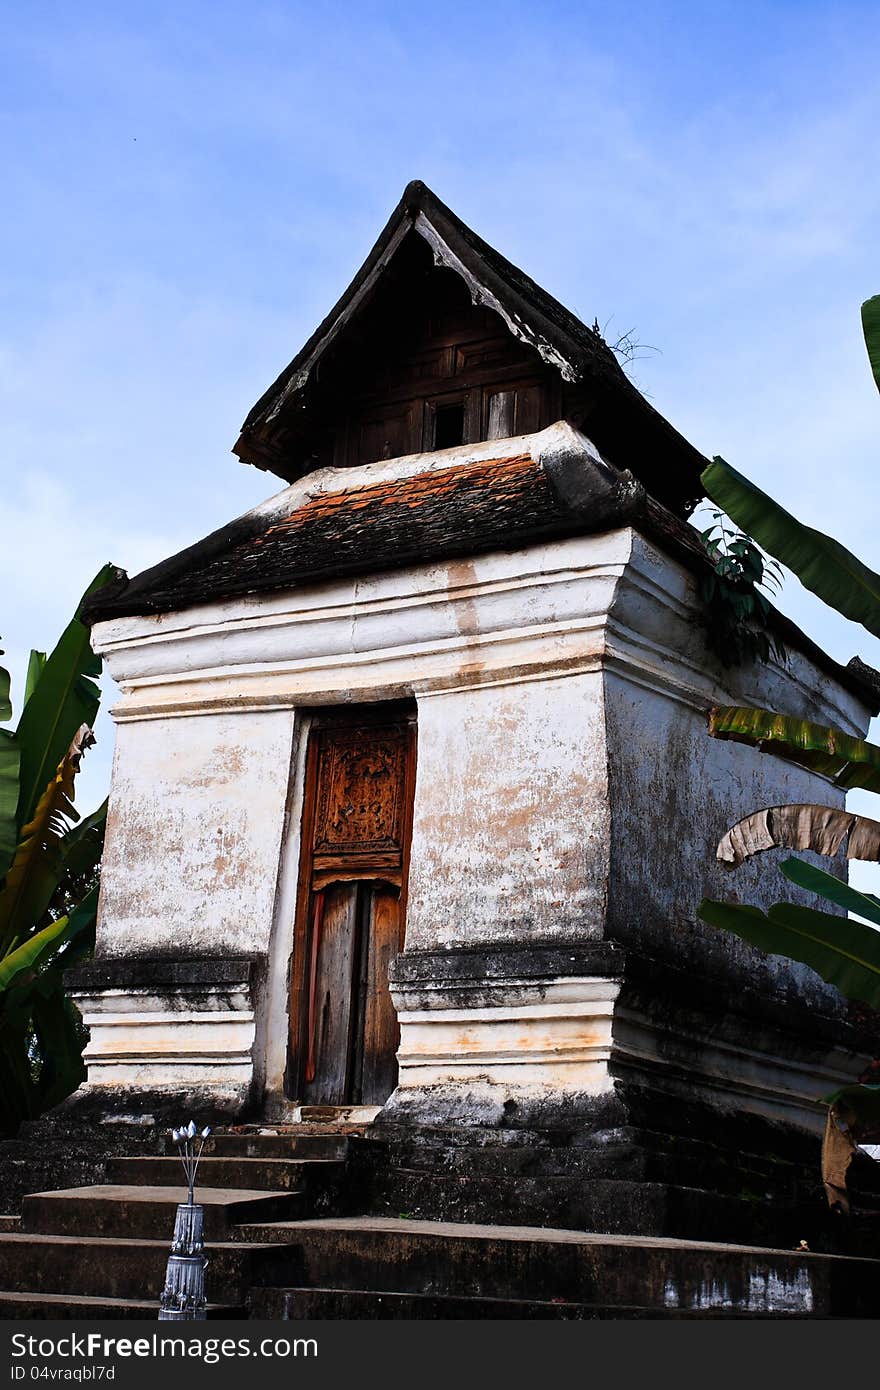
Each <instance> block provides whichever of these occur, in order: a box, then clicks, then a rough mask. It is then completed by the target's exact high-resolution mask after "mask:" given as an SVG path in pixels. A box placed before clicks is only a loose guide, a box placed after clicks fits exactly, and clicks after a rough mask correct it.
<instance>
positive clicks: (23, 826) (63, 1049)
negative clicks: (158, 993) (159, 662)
mask: <svg viewBox="0 0 880 1390" xmlns="http://www.w3.org/2000/svg"><path fill="white" fill-rule="evenodd" d="M117 573H118V571H116V569H115V568H114V567H113V566H112V565H105V566H104V568H103V569H102V570H101V571H100V572H99V573H98V574H97V575H96V576H95V579H94V580H93V581H92V583H91V584H90V585H89V588H88V589H87V591H86V593H87V594H90V593H93V592H94V591H95V590H96V589H98V588H101V587H102V586H103V585H104V584H106V583H108V582H109V581H110V580H111V579H113V578H115V576H116V575H117ZM84 597H85V595H84ZM78 612H79V608H78V609H77V613H78ZM100 670H101V663H100V659H99V658H98V657H96V656H95V655H94V654H93V652H92V650H91V647H90V645H89V634H88V630H87V629H86V627H85V626H84V625H83V623H81V622H80V621H79V619H78V617H75V618H74V619H73V621H72V622H71V623H69V624H68V626H67V628H66V629H65V631H64V632H63V633H62V635H61V638H60V639H59V641H58V644H57V645H56V647H55V649H54V651H53V652H51V654H50V655H49V656H46V654H45V653H43V652H37V651H32V652H31V654H30V660H29V663H28V670H27V676H26V679H25V688H24V698H23V705H22V711H21V715H20V717H19V720H18V724H17V726H16V728H15V729H14V730H13V729H0V1136H9V1135H12V1134H14V1133H15V1132H16V1130H17V1129H18V1126H19V1124H20V1123H21V1122H22V1120H26V1119H33V1118H35V1117H36V1116H38V1115H40V1114H42V1113H43V1112H44V1111H46V1110H48V1109H50V1108H51V1107H52V1106H53V1105H57V1104H58V1103H59V1102H60V1101H62V1100H64V1099H65V1097H66V1096H68V1095H70V1094H71V1092H72V1091H74V1090H76V1088H77V1086H78V1085H79V1084H80V1082H81V1081H82V1080H84V1078H85V1068H84V1065H83V1060H82V1050H83V1046H84V1044H85V1041H86V1031H85V1029H84V1027H83V1024H82V1020H81V1019H80V1016H79V1014H78V1012H77V1010H76V1008H75V1007H74V1005H73V1003H72V1002H71V1001H70V999H68V997H67V995H66V993H65V989H64V971H65V970H68V969H69V968H70V967H71V966H73V965H76V964H77V963H78V962H80V961H82V960H83V959H84V958H85V957H86V956H87V955H88V954H89V953H90V952H91V950H92V948H93V946H94V934H95V918H96V913H97V902H98V883H97V878H98V866H99V863H100V858H101V851H102V848H103V843H104V822H105V818H106V812H107V804H106V802H105V803H104V804H103V805H102V806H99V807H98V809H97V810H96V811H94V812H93V813H92V814H91V815H90V816H87V817H85V819H82V820H81V819H80V817H79V815H78V813H77V811H76V809H75V808H74V805H73V800H74V793H75V780H76V775H77V773H78V771H79V766H80V761H81V759H82V757H83V754H84V753H85V752H86V750H87V749H88V748H89V747H90V746H91V744H93V743H94V735H93V733H92V726H93V724H94V721H95V716H96V715H97V712H98V705H99V702H100V698H101V697H100V690H99V687H98V685H97V682H96V680H95V677H96V676H98V675H99V674H100ZM11 718H12V702H11V699H10V678H9V673H8V671H6V670H4V669H3V668H2V667H0V720H2V721H3V722H6V721H8V720H10V719H11Z"/></svg>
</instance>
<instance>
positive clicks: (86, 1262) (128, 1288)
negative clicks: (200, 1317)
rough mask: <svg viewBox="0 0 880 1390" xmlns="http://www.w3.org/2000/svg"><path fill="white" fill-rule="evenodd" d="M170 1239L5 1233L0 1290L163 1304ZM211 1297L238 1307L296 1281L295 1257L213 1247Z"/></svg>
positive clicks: (253, 1248)
mask: <svg viewBox="0 0 880 1390" xmlns="http://www.w3.org/2000/svg"><path fill="white" fill-rule="evenodd" d="M169 1246H170V1240H129V1239H124V1238H120V1237H118V1236H114V1237H112V1238H98V1237H94V1236H93V1237H88V1236H60V1235H33V1234H30V1233H22V1234H14V1235H10V1234H6V1235H0V1289H2V1290H4V1291H5V1292H7V1293H21V1294H27V1295H30V1296H31V1297H32V1298H34V1299H35V1300H39V1299H40V1298H42V1296H43V1295H44V1294H59V1295H74V1296H76V1297H78V1298H95V1299H99V1300H100V1301H101V1302H102V1303H105V1302H106V1301H107V1299H123V1300H125V1301H128V1300H135V1301H137V1302H146V1301H147V1300H149V1301H150V1303H151V1304H154V1305H155V1306H157V1305H158V1301H159V1295H160V1293H161V1291H162V1287H163V1285H164V1282H165V1269H166V1266H167V1262H168V1255H169ZM207 1255H208V1259H209V1266H208V1274H207V1292H208V1297H209V1298H210V1299H211V1300H212V1302H215V1303H223V1304H226V1305H232V1306H239V1305H242V1304H244V1303H245V1301H246V1298H247V1295H248V1292H249V1290H250V1289H251V1288H252V1287H254V1286H256V1285H260V1284H272V1285H279V1284H283V1283H291V1282H293V1281H292V1279H291V1274H292V1273H293V1272H294V1271H293V1269H292V1267H291V1256H290V1251H289V1250H288V1251H284V1250H279V1249H278V1247H275V1246H266V1245H261V1244H259V1243H256V1244H253V1245H243V1244H231V1243H228V1242H221V1243H217V1244H212V1245H209V1246H208V1247H207Z"/></svg>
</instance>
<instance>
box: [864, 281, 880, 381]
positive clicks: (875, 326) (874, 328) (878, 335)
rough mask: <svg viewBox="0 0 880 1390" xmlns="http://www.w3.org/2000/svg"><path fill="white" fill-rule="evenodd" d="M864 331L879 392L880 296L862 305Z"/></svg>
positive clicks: (867, 300)
mask: <svg viewBox="0 0 880 1390" xmlns="http://www.w3.org/2000/svg"><path fill="white" fill-rule="evenodd" d="M862 329H863V330H864V334H865V347H866V348H867V349H868V361H869V362H870V363H871V371H872V372H873V373H874V380H875V381H876V383H877V390H878V391H880V294H875V295H874V297H873V299H866V300H865V302H864V304H863V305H862Z"/></svg>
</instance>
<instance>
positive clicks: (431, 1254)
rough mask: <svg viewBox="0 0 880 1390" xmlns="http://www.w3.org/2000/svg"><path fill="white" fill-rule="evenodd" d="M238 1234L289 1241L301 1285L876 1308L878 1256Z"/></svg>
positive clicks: (454, 1228)
mask: <svg viewBox="0 0 880 1390" xmlns="http://www.w3.org/2000/svg"><path fill="white" fill-rule="evenodd" d="M241 1234H242V1235H243V1236H244V1237H245V1238H254V1239H259V1240H261V1241H264V1242H265V1241H281V1240H286V1241H288V1242H289V1243H290V1244H291V1245H292V1246H295V1248H296V1252H297V1253H296V1266H297V1268H298V1269H299V1270H300V1276H299V1277H298V1278H297V1280H296V1285H297V1287H300V1288H302V1287H310V1288H316V1289H332V1290H350V1291H352V1292H355V1291H358V1290H361V1291H363V1290H367V1291H370V1292H388V1293H402V1294H430V1295H432V1296H435V1295H448V1296H454V1297H458V1298H478V1299H486V1298H500V1299H503V1300H510V1299H520V1300H525V1301H526V1302H533V1301H537V1302H543V1303H546V1302H554V1301H555V1300H559V1299H561V1300H564V1301H565V1302H566V1303H579V1304H591V1305H595V1306H597V1307H601V1308H614V1307H619V1308H626V1307H628V1308H633V1307H635V1308H641V1309H655V1310H663V1311H670V1310H672V1311H689V1312H706V1311H707V1310H721V1311H724V1312H729V1313H734V1312H738V1313H741V1314H743V1315H749V1316H752V1315H753V1314H756V1313H762V1314H769V1313H786V1312H804V1311H807V1312H809V1313H810V1314H811V1315H812V1316H813V1317H831V1316H838V1315H846V1316H850V1317H859V1316H876V1315H877V1313H878V1312H880V1260H867V1259H855V1258H849V1257H843V1256H834V1255H818V1254H812V1253H805V1252H801V1251H791V1250H771V1249H763V1248H760V1247H754V1246H744V1245H726V1244H721V1243H710V1242H700V1241H684V1240H673V1239H666V1238H661V1237H649V1236H641V1237H634V1236H615V1235H605V1234H592V1233H585V1232H582V1231H560V1230H550V1229H547V1228H544V1227H524V1226H480V1225H475V1224H465V1223H461V1224H456V1223H447V1222H431V1221H409V1220H393V1219H387V1218H379V1217H348V1218H333V1219H328V1220H318V1221H299V1222H276V1223H271V1224H269V1223H266V1224H258V1225H253V1226H245V1227H243V1228H242V1231H241ZM264 1282H265V1281H264Z"/></svg>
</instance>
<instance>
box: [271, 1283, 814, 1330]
mask: <svg viewBox="0 0 880 1390" xmlns="http://www.w3.org/2000/svg"><path fill="white" fill-rule="evenodd" d="M248 1315H249V1317H251V1318H260V1319H263V1320H271V1321H275V1322H277V1321H291V1322H300V1321H302V1320H304V1319H333V1320H338V1319H352V1320H359V1321H390V1320H394V1319H397V1320H404V1319H411V1320H414V1321H419V1320H424V1319H429V1320H438V1319H449V1318H460V1319H469V1320H473V1319H479V1320H480V1321H485V1320H486V1319H507V1320H516V1321H524V1320H526V1321H533V1320H538V1319H543V1320H544V1321H550V1320H553V1321H556V1322H562V1321H566V1322H582V1321H596V1320H602V1319H619V1318H627V1319H629V1318H642V1319H645V1318H652V1319H656V1318H669V1319H693V1318H708V1317H712V1318H719V1317H720V1318H749V1319H750V1320H751V1319H752V1318H759V1319H774V1320H780V1319H782V1318H791V1317H794V1318H796V1319H798V1318H799V1319H801V1320H803V1319H805V1318H807V1317H809V1314H805V1313H793V1312H790V1311H788V1310H786V1311H783V1312H758V1313H753V1312H748V1311H745V1312H744V1311H742V1310H741V1309H736V1308H711V1309H706V1308H703V1309H689V1308H646V1307H640V1306H628V1305H624V1304H617V1305H610V1306H609V1305H605V1306H602V1305H599V1304H595V1303H567V1302H565V1301H564V1300H561V1299H560V1300H559V1301H558V1302H547V1301H546V1300H539V1299H532V1300H527V1299H522V1298H460V1297H457V1296H456V1295H454V1294H421V1293H389V1292H387V1291H375V1290H371V1289H296V1288H294V1289H272V1288H265V1289H254V1290H253V1291H252V1293H251V1296H250V1298H249V1300H248Z"/></svg>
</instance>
